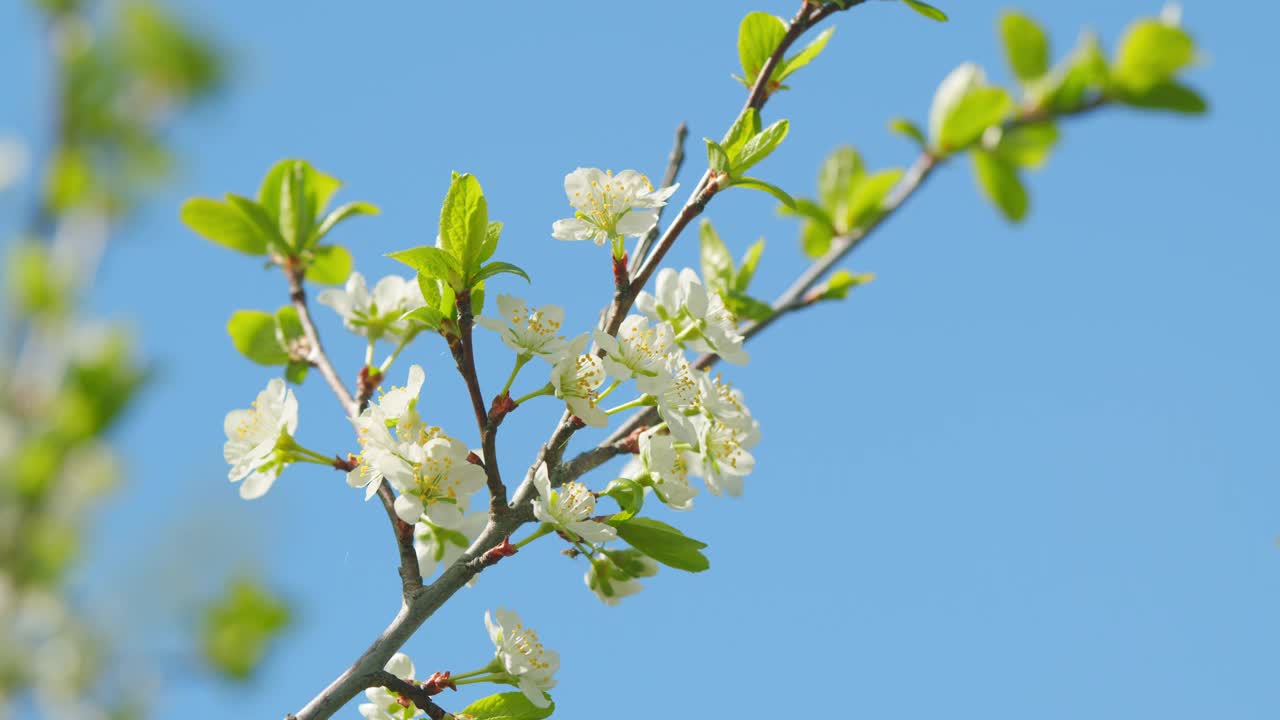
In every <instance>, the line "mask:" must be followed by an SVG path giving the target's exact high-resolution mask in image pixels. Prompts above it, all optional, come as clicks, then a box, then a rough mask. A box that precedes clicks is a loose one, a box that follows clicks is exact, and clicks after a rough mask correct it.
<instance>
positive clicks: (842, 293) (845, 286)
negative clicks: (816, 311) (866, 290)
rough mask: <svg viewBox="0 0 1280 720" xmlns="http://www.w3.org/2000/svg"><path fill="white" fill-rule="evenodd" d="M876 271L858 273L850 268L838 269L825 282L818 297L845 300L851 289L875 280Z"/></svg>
mask: <svg viewBox="0 0 1280 720" xmlns="http://www.w3.org/2000/svg"><path fill="white" fill-rule="evenodd" d="M875 279H876V276H875V274H874V273H858V274H856V275H855V274H854V273H851V272H849V271H848V270H837V271H835V272H833V273H831V277H829V278H827V281H826V282H825V283H823V286H822V290H821V291H820V292H819V293H818V297H819V298H820V299H822V300H843V299H845V298H847V297H849V291H850V290H852V289H854V288H856V287H858V286H859V285H866V284H867V283H869V282H871V281H872V280H875Z"/></svg>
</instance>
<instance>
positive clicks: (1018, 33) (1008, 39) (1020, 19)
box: [1000, 10, 1049, 85]
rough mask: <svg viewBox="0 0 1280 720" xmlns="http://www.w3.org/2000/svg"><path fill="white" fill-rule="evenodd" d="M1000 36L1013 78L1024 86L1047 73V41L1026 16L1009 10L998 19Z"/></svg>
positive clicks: (1036, 25) (1042, 31) (1038, 28)
mask: <svg viewBox="0 0 1280 720" xmlns="http://www.w3.org/2000/svg"><path fill="white" fill-rule="evenodd" d="M1000 35H1001V36H1002V37H1003V38H1004V52H1005V56H1006V57H1007V58H1008V60H1009V67H1011V68H1013V74H1014V76H1015V77H1017V78H1018V80H1019V81H1020V82H1022V83H1023V84H1024V85H1025V84H1026V83H1029V82H1032V81H1034V80H1038V79H1039V78H1041V77H1043V76H1044V74H1045V73H1047V72H1049V38H1048V36H1046V35H1045V32H1044V30H1043V29H1042V28H1041V27H1040V26H1039V25H1038V24H1037V23H1036V21H1035V20H1032V19H1031V18H1030V17H1027V16H1026V15H1024V14H1022V13H1020V12H1017V11H1014V10H1010V11H1008V12H1005V14H1004V15H1002V16H1001V17H1000Z"/></svg>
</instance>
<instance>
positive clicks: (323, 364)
mask: <svg viewBox="0 0 1280 720" xmlns="http://www.w3.org/2000/svg"><path fill="white" fill-rule="evenodd" d="M283 267H284V276H285V277H286V278H287V279H288V280H289V300H290V301H291V302H292V303H293V308H294V309H295V310H297V311H298V321H299V322H301V323H302V334H303V336H304V337H306V338H307V343H308V344H309V345H310V346H311V351H310V353H309V355H308V357H307V360H308V362H310V363H311V365H312V367H314V368H315V369H317V370H319V371H320V375H321V376H322V377H323V378H324V381H325V382H326V383H328V384H329V387H330V389H332V390H333V394H334V395H337V396H338V402H339V403H342V412H344V413H346V415H347V417H350V418H352V419H354V418H355V417H357V416H358V415H359V414H360V409H359V406H358V405H357V404H356V400H355V398H354V397H352V396H351V391H350V390H348V389H347V386H346V384H345V383H343V382H342V378H340V377H339V376H338V372H337V371H336V370H334V369H333V363H331V362H329V356H328V355H327V354H325V351H324V346H323V345H321V344H320V333H318V332H317V331H316V324H315V321H314V320H312V319H311V310H310V309H309V308H308V307H307V291H306V290H304V289H303V287H302V280H303V277H304V276H305V275H306V268H304V267H302V265H300V264H298V261H297V260H296V259H294V258H287V259H286V260H285V262H284V265H283Z"/></svg>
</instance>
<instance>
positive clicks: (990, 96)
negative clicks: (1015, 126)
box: [939, 87, 1013, 151]
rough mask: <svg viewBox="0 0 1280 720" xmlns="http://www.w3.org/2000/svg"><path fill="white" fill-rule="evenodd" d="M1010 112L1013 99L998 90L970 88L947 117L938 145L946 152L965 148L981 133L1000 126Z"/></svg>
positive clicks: (994, 88) (992, 88)
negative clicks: (994, 126)
mask: <svg viewBox="0 0 1280 720" xmlns="http://www.w3.org/2000/svg"><path fill="white" fill-rule="evenodd" d="M1011 110H1013V98H1011V97H1009V93H1007V92H1005V91H1004V90H1003V89H1002V88H997V87H975V88H972V89H971V90H969V92H967V93H966V94H965V95H964V97H962V98H960V100H959V101H958V102H956V104H955V105H954V106H953V107H952V108H951V110H950V112H948V113H947V115H946V118H945V119H944V120H943V122H942V136H941V138H940V142H939V144H940V146H941V147H942V149H943V150H946V151H955V150H959V149H961V148H964V147H967V146H968V145H969V144H970V143H972V142H974V141H975V140H977V139H978V138H979V137H980V136H981V135H982V133H983V131H984V130H986V129H987V128H989V127H991V126H993V125H999V124H1000V123H1001V122H1003V121H1004V119H1005V118H1006V117H1008V115H1009V112H1010V111H1011Z"/></svg>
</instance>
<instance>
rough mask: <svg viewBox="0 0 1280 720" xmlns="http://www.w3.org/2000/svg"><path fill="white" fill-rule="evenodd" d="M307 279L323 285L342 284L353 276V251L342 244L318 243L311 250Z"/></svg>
mask: <svg viewBox="0 0 1280 720" xmlns="http://www.w3.org/2000/svg"><path fill="white" fill-rule="evenodd" d="M310 253H311V261H310V262H309V263H307V279H308V280H310V281H311V282H314V283H320V284H321V285H341V284H342V283H344V282H346V281H347V278H348V277H351V268H352V265H353V264H354V263H353V262H352V260H351V253H349V252H347V249H346V248H344V247H342V246H341V245H317V246H316V247H314V248H312V249H311V250H310Z"/></svg>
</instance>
